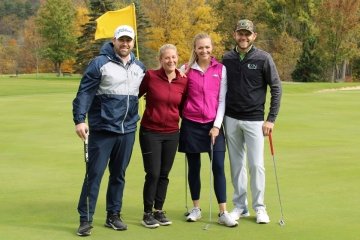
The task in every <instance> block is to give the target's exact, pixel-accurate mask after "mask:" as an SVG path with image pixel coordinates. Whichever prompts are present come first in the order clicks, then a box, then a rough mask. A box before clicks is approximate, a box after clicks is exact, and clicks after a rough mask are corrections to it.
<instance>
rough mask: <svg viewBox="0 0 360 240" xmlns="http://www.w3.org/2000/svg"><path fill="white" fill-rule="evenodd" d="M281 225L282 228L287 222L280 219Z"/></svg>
mask: <svg viewBox="0 0 360 240" xmlns="http://www.w3.org/2000/svg"><path fill="white" fill-rule="evenodd" d="M279 225H280V226H281V227H283V226H285V221H284V220H283V219H280V221H279Z"/></svg>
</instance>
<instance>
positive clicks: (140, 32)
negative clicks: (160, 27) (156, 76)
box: [134, 0, 158, 68]
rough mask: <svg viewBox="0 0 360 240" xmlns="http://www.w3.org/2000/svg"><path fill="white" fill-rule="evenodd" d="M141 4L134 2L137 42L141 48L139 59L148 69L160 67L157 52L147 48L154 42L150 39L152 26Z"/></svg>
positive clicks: (137, 1) (137, 0) (136, 0)
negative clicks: (148, 44)
mask: <svg viewBox="0 0 360 240" xmlns="http://www.w3.org/2000/svg"><path fill="white" fill-rule="evenodd" d="M139 2H140V1H139V0H135V1H134V3H135V11H136V25H137V26H136V27H137V40H138V47H139V56H137V57H138V58H139V60H140V61H141V62H143V63H144V64H145V66H146V67H147V68H154V67H156V66H157V65H158V61H157V59H156V54H157V52H156V51H154V50H153V49H151V48H149V47H147V43H149V42H151V41H152V40H153V39H151V37H150V35H151V32H150V31H149V29H150V27H151V25H150V22H149V19H148V17H147V16H146V15H145V13H144V11H143V9H142V8H141V5H140V3H139ZM135 47H136V46H135Z"/></svg>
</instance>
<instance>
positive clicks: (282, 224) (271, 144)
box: [269, 132, 285, 227]
mask: <svg viewBox="0 0 360 240" xmlns="http://www.w3.org/2000/svg"><path fill="white" fill-rule="evenodd" d="M269 142H270V151H271V156H272V159H273V164H274V172H275V180H276V187H277V192H278V197H279V204H280V211H281V218H280V220H279V224H280V226H281V227H282V226H284V225H285V221H284V214H283V208H282V204H281V198H280V189H279V181H278V177H277V172H276V164H275V153H274V145H273V140H272V133H271V132H270V134H269Z"/></svg>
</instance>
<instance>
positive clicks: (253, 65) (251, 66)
mask: <svg viewBox="0 0 360 240" xmlns="http://www.w3.org/2000/svg"><path fill="white" fill-rule="evenodd" d="M247 66H248V69H257V65H256V64H251V63H249V64H248V65H247Z"/></svg>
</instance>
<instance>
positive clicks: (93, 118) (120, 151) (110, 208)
mask: <svg viewBox="0 0 360 240" xmlns="http://www.w3.org/2000/svg"><path fill="white" fill-rule="evenodd" d="M134 39H135V32H134V30H133V29H132V28H131V27H130V26H126V25H122V26H119V27H118V28H117V29H116V30H115V34H114V38H113V39H112V41H111V42H108V43H105V44H104V45H103V47H102V48H101V50H100V54H99V56H97V57H96V58H94V59H93V60H92V61H91V62H90V64H89V66H88V68H87V69H86V71H85V73H84V76H83V77H82V79H81V82H80V86H79V90H78V92H77V95H76V98H75V99H74V101H73V120H74V123H75V130H76V133H77V135H78V136H79V137H80V138H81V139H82V140H85V139H88V146H89V147H88V149H89V150H88V155H89V160H88V166H87V167H88V169H87V173H88V176H87V179H85V181H84V183H83V187H82V191H81V195H80V199H79V204H78V212H79V214H80V226H79V228H78V232H77V234H78V235H80V236H88V235H90V234H91V228H92V225H91V224H92V221H93V215H94V212H95V206H96V201H97V198H98V194H99V188H100V183H101V179H102V176H103V174H104V171H105V169H106V167H107V166H109V172H110V176H109V182H108V188H107V194H106V211H107V218H106V222H105V226H106V227H109V228H113V229H115V230H126V229H127V226H126V224H125V223H123V222H122V219H121V218H120V212H121V207H122V197H123V191H124V185H125V171H126V168H127V166H128V164H129V161H130V157H131V153H132V149H133V145H134V141H135V131H136V126H137V121H138V120H139V115H138V93H139V86H140V83H141V81H142V79H143V77H144V75H145V66H144V65H143V64H142V63H141V62H140V61H138V60H136V59H135V56H134V54H133V53H132V52H131V51H132V49H133V47H134ZM86 115H87V117H88V123H89V127H88V126H87V124H86V122H85V121H86ZM88 134H89V135H88ZM87 198H89V202H87ZM88 205H89V206H88ZM88 215H89V216H88Z"/></svg>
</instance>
